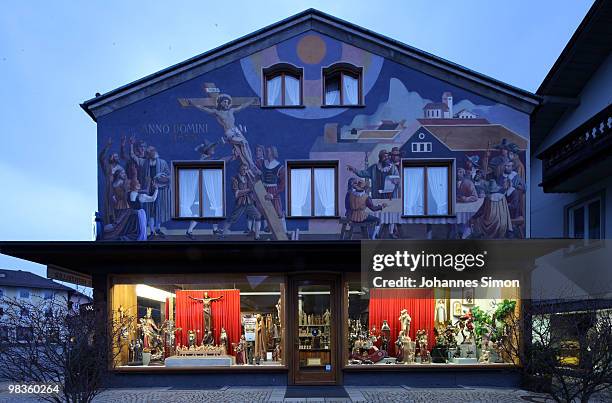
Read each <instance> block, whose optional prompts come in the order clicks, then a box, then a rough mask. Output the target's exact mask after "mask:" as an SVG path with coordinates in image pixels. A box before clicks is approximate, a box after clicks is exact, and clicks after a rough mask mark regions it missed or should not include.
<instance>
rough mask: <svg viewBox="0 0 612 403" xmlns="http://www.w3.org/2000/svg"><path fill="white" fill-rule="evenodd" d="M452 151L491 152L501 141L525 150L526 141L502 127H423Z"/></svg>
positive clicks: (466, 125)
mask: <svg viewBox="0 0 612 403" xmlns="http://www.w3.org/2000/svg"><path fill="white" fill-rule="evenodd" d="M423 127H424V128H425V129H427V131H428V132H430V133H431V134H433V135H434V136H436V137H437V138H438V140H440V141H441V142H442V143H444V144H446V146H447V147H448V148H450V149H451V150H453V151H462V150H464V151H468V150H470V151H475V150H482V151H486V150H487V149H490V150H493V146H494V145H496V144H499V143H501V142H502V140H503V139H506V140H508V142H509V143H514V144H516V145H517V146H518V148H519V149H521V150H526V149H527V140H526V139H524V138H523V137H521V136H519V135H518V134H516V133H514V132H513V131H511V130H508V129H507V128H506V127H504V126H502V125H470V124H465V125H463V126H459V125H451V126H446V125H444V126H434V125H427V126H423Z"/></svg>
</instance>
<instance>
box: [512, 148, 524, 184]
mask: <svg viewBox="0 0 612 403" xmlns="http://www.w3.org/2000/svg"><path fill="white" fill-rule="evenodd" d="M508 148H509V149H510V150H509V151H508V159H509V160H510V161H512V163H513V164H514V170H515V171H516V173H517V174H518V175H519V177H520V178H521V179H522V180H523V182H525V165H523V162H522V161H521V158H520V156H519V154H520V152H521V151H520V150H519V148H518V146H517V145H516V144H514V143H510V144H509V145H508Z"/></svg>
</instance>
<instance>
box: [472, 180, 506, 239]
mask: <svg viewBox="0 0 612 403" xmlns="http://www.w3.org/2000/svg"><path fill="white" fill-rule="evenodd" d="M485 192H486V196H485V199H484V201H483V203H482V206H480V208H479V209H478V211H477V212H476V213H475V214H474V215H473V216H472V218H470V224H471V226H472V237H473V238H505V237H507V236H508V234H509V233H512V221H511V219H510V211H509V210H508V202H507V200H506V196H505V194H504V189H503V188H502V187H501V186H499V184H498V183H497V181H496V180H495V179H490V180H489V181H488V182H487V186H486V188H485Z"/></svg>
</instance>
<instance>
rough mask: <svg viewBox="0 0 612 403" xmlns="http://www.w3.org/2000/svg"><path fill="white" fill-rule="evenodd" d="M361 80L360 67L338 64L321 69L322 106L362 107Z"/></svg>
mask: <svg viewBox="0 0 612 403" xmlns="http://www.w3.org/2000/svg"><path fill="white" fill-rule="evenodd" d="M362 87H363V80H362V69H361V67H357V66H353V65H352V64H348V63H338V64H334V65H333V66H330V67H327V68H324V69H323V88H324V93H323V105H325V106H357V105H362V99H363V88H362Z"/></svg>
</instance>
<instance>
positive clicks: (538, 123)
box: [530, 2, 612, 239]
mask: <svg viewBox="0 0 612 403" xmlns="http://www.w3.org/2000/svg"><path fill="white" fill-rule="evenodd" d="M606 3H607V2H596V3H595V5H594V6H593V7H592V8H591V10H590V11H589V13H588V14H587V16H586V17H585V18H584V20H583V22H582V23H581V25H580V26H579V27H578V29H577V30H576V32H575V33H574V35H573V36H572V38H571V39H570V41H569V43H568V44H567V46H566V47H565V49H564V50H563V52H562V53H561V55H560V56H559V58H558V60H557V61H556V63H555V64H554V66H553V67H552V69H551V70H550V72H549V73H548V75H547V76H546V78H545V79H544V81H543V82H542V84H541V85H540V88H538V90H537V94H538V95H540V96H541V97H542V98H543V103H542V105H541V106H540V107H539V108H538V109H537V110H536V111H535V112H534V114H533V115H532V118H531V138H532V141H531V146H532V150H531V151H532V153H533V154H534V155H535V156H536V158H531V161H532V164H531V181H530V183H531V210H530V211H531V235H532V237H534V238H557V237H569V238H586V239H589V238H590V239H604V238H606V235H607V234H606V229H608V231H609V230H610V229H612V214H610V212H611V211H612V175H611V174H612V107H611V104H612V56H611V55H610V49H611V47H612V43H611V42H610V41H601V40H600V37H601V32H610V29H609V25H608V24H607V20H606V19H605V14H606V12H609V11H606V9H608V10H609V9H610V6H609V5H606Z"/></svg>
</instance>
